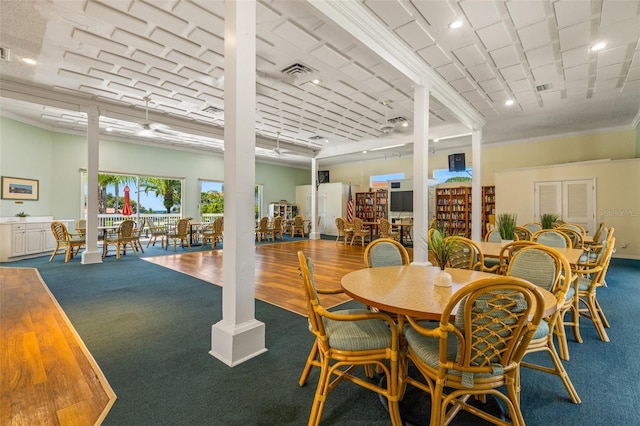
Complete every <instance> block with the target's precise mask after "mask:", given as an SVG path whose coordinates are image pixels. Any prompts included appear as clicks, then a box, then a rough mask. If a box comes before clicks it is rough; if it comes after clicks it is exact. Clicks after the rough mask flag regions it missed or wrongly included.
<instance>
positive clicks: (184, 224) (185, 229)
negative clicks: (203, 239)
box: [176, 218, 191, 236]
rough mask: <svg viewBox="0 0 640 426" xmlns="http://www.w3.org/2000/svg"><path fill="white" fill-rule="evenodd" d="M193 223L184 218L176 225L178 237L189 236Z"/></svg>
mask: <svg viewBox="0 0 640 426" xmlns="http://www.w3.org/2000/svg"><path fill="white" fill-rule="evenodd" d="M190 222H191V221H190V220H189V219H187V218H182V219H180V220H179V221H178V224H177V225H176V234H178V235H183V236H184V235H187V234H188V233H189V223H190Z"/></svg>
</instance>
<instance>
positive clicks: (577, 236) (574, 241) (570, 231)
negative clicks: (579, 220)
mask: <svg viewBox="0 0 640 426" xmlns="http://www.w3.org/2000/svg"><path fill="white" fill-rule="evenodd" d="M556 231H559V232H562V233H563V234H566V235H567V236H568V237H569V239H570V240H571V247H573V248H577V249H581V248H583V246H584V242H583V239H582V234H581V233H580V231H577V230H576V229H575V228H570V227H568V226H567V225H565V226H561V227H559V228H556Z"/></svg>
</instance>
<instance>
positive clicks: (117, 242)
mask: <svg viewBox="0 0 640 426" xmlns="http://www.w3.org/2000/svg"><path fill="white" fill-rule="evenodd" d="M135 232H136V222H135V221H133V220H129V219H128V220H124V221H122V222H121V223H120V225H118V232H117V233H116V234H115V235H107V236H106V237H105V238H104V240H103V241H102V257H103V258H104V257H106V256H107V252H108V251H109V246H110V245H114V246H115V247H116V259H120V254H121V253H124V254H126V253H127V247H131V251H132V252H133V255H134V256H137V255H138V250H137V249H136V236H135Z"/></svg>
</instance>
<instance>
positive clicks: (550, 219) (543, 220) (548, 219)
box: [540, 213, 560, 229]
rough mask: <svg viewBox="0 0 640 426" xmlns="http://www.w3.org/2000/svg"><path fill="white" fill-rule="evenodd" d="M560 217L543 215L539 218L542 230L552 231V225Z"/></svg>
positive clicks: (551, 214)
mask: <svg viewBox="0 0 640 426" xmlns="http://www.w3.org/2000/svg"><path fill="white" fill-rule="evenodd" d="M559 217H560V215H558V214H555V213H544V214H542V215H541V216H540V224H541V225H542V229H553V224H554V223H555V222H556V220H558V218H559Z"/></svg>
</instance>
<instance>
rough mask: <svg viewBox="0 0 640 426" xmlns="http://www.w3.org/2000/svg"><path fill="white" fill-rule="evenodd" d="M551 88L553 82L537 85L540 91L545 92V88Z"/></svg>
mask: <svg viewBox="0 0 640 426" xmlns="http://www.w3.org/2000/svg"><path fill="white" fill-rule="evenodd" d="M549 89H551V84H548V83H547V84H541V85H539V86H536V90H537V91H538V92H544V91H545V90H549Z"/></svg>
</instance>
